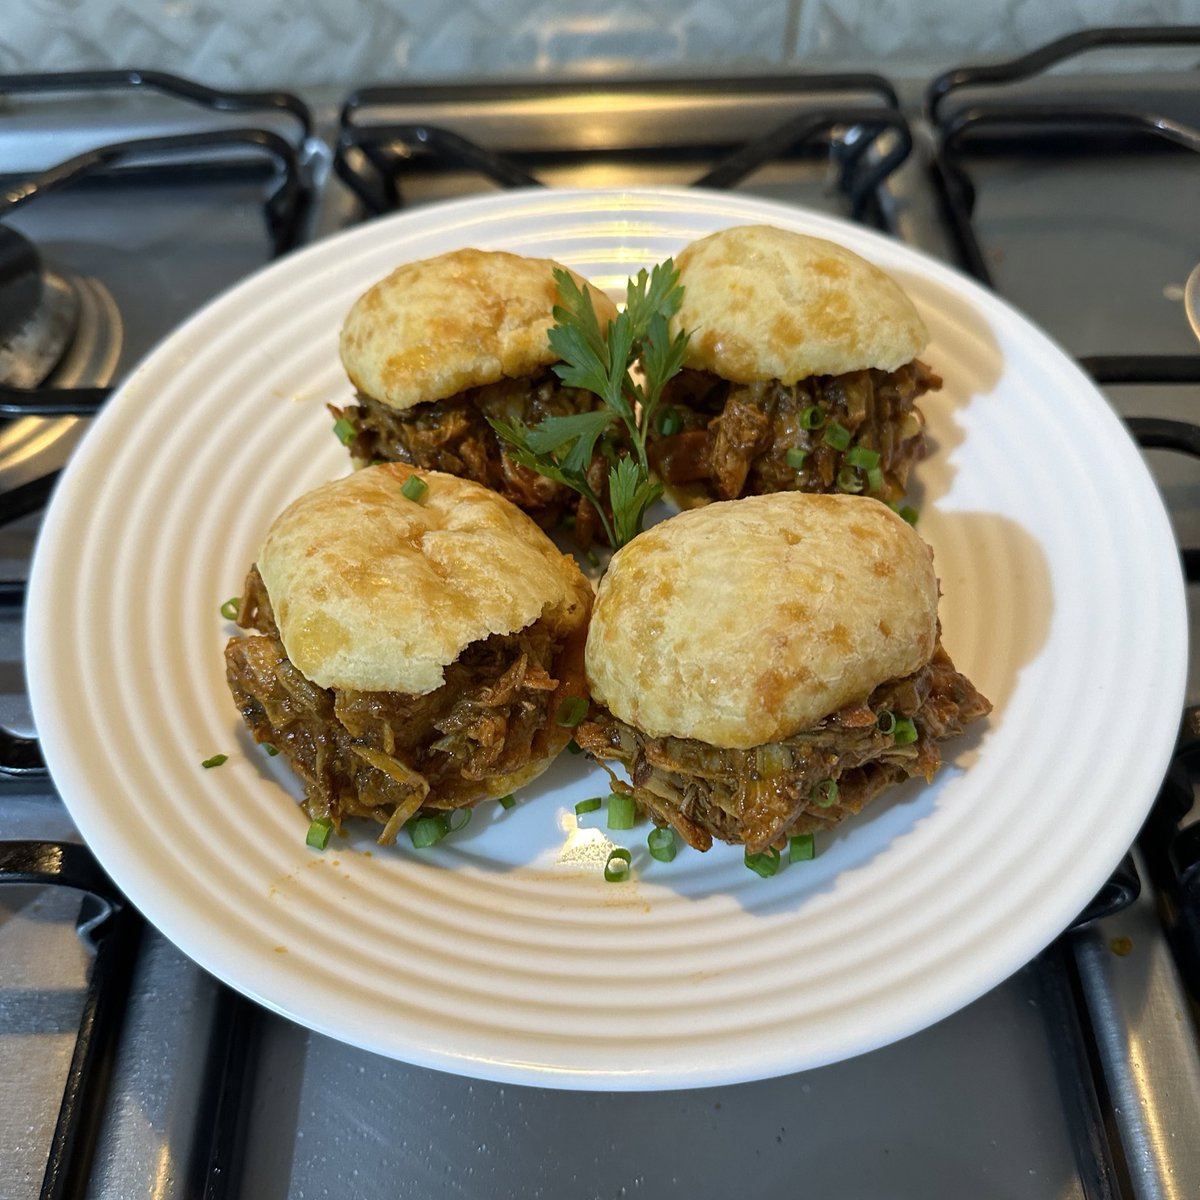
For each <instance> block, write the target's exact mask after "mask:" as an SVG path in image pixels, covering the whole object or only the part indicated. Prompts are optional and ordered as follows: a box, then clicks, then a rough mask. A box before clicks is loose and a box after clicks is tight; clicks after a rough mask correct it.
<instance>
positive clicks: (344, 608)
mask: <svg viewBox="0 0 1200 1200" xmlns="http://www.w3.org/2000/svg"><path fill="white" fill-rule="evenodd" d="M410 475H418V476H420V478H421V479H423V480H424V481H425V482H426V483H427V484H428V487H429V490H428V491H427V492H425V494H424V495H423V496H422V497H421V498H420V500H410V499H408V497H407V496H405V495H404V494H403V493H402V492H401V490H400V489H401V487H402V486H403V485H404V482H405V480H406V479H408V477H409V476H410ZM258 569H259V572H260V574H261V575H262V578H263V583H264V584H265V585H266V589H267V595H268V596H269V597H270V599H271V607H272V609H273V610H274V612H275V620H276V623H277V624H278V626H279V633H280V637H281V638H282V640H283V646H284V649H285V650H286V651H287V655H288V658H290V659H291V660H292V662H293V663H294V664H295V665H296V667H297V668H299V670H300V671H301V672H302V673H303V674H304V675H305V676H306V677H307V678H308V679H311V680H312V682H313V683H315V684H317V685H319V686H320V687H342V688H355V689H359V690H362V691H398V692H407V693H409V694H410V695H424V694H425V693H427V692H431V691H433V690H434V689H435V688H437V687H439V686H440V685H441V684H442V682H443V668H444V667H446V666H447V665H449V664H450V663H452V662H453V661H454V660H455V659H456V658H457V657H458V656H459V654H460V653H461V652H462V651H463V650H464V649H465V648H466V647H467V646H469V645H470V644H471V643H472V642H476V641H480V640H482V639H483V638H486V637H487V636H488V635H489V634H493V633H501V634H505V633H515V632H516V631H517V630H520V629H524V628H525V627H526V626H527V625H530V624H532V623H533V622H534V621H536V620H537V619H538V618H539V617H541V616H543V615H545V616H546V618H547V620H548V621H549V622H550V624H551V627H552V629H553V630H554V631H555V632H562V633H566V632H568V631H570V630H572V629H575V628H578V627H580V626H583V625H584V624H585V623H586V622H587V618H588V613H589V610H590V608H591V599H592V590H591V585H590V584H589V583H588V582H587V580H586V579H585V578H584V577H583V575H582V573H581V572H580V570H579V568H578V567H577V566H576V564H575V561H574V559H571V558H569V557H567V556H566V555H564V554H562V553H560V552H559V550H558V548H557V547H556V546H555V545H554V543H553V542H551V540H550V539H549V538H548V537H547V536H546V535H545V533H543V532H542V530H541V529H539V528H538V526H537V525H536V524H535V523H534V522H533V521H532V520H531V519H530V518H529V517H527V516H526V515H525V514H524V513H523V512H521V511H520V509H518V508H517V507H516V506H515V505H512V504H510V503H509V502H508V501H507V500H505V499H504V498H503V497H501V496H499V495H497V494H496V493H495V492H492V491H489V490H488V489H487V488H485V487H482V486H480V485H479V484H477V483H472V482H471V481H470V480H467V479H458V478H456V477H455V476H453V475H443V474H441V473H439V472H436V471H416V470H414V469H413V468H412V467H408V466H405V465H403V464H401V463H386V464H382V465H380V466H375V467H366V468H364V469H363V470H361V471H356V472H355V473H354V474H353V475H348V476H346V477H345V478H343V479H337V480H335V481H334V482H333V483H327V484H325V485H324V486H323V487H319V488H317V489H316V490H315V491H313V492H309V493H308V494H307V495H305V496H302V497H301V498H300V499H299V500H296V501H295V502H294V503H293V504H292V505H290V506H289V507H288V508H287V509H286V510H285V511H284V512H283V513H282V515H281V516H280V517H279V518H278V519H277V520H276V521H275V523H274V525H272V526H271V529H270V532H269V533H268V534H267V537H266V541H265V542H264V543H263V547H262V550H261V552H260V553H259V556H258Z"/></svg>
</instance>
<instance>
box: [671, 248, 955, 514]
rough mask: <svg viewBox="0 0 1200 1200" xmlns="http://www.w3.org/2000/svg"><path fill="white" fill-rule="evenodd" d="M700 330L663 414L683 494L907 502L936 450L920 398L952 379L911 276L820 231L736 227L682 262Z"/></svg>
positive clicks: (686, 298)
mask: <svg viewBox="0 0 1200 1200" xmlns="http://www.w3.org/2000/svg"><path fill="white" fill-rule="evenodd" d="M675 263H676V266H677V267H678V268H679V282H680V284H681V285H682V287H683V303H682V305H681V307H680V309H679V311H678V313H677V314H676V315H675V317H674V318H672V321H671V331H672V333H675V332H676V331H678V330H680V329H686V330H689V331H690V332H691V339H690V341H689V343H688V353H687V358H686V359H685V361H684V369H683V370H682V371H681V372H680V374H679V375H677V376H676V377H675V379H674V380H672V381H671V383H670V384H668V386H667V389H666V391H665V393H664V396H663V399H662V403H661V405H660V406H659V409H658V420H657V429H656V431H655V439H654V442H653V445H652V446H651V463H652V465H653V466H654V468H655V470H656V472H657V473H658V475H659V477H660V478H661V479H662V480H663V482H664V483H666V484H667V485H669V486H673V487H675V488H677V489H680V488H682V487H683V485H691V486H692V490H694V491H697V492H699V493H700V495H701V496H707V497H708V498H712V499H718V500H732V499H735V498H736V497H738V496H745V495H763V494H766V493H770V492H787V491H803V492H852V493H862V494H864V495H870V496H875V497H877V498H878V499H881V500H887V501H896V500H899V499H900V498H901V497H902V496H903V495H904V490H905V486H906V483H907V480H908V475H909V470H910V468H911V467H912V464H913V462H914V461H915V460H917V459H919V458H920V457H921V456H922V455H923V453H924V450H925V437H924V427H925V421H924V418H923V416H922V414H921V412H920V410H919V409H918V408H917V407H916V403H915V402H916V400H917V399H918V398H919V397H920V396H921V395H922V394H924V393H925V392H927V391H930V390H931V389H936V388H939V387H941V380H940V379H939V378H938V377H937V376H936V375H935V374H934V373H933V372H932V371H931V370H930V369H929V368H928V367H927V366H926V365H925V364H924V363H923V362H921V361H920V360H919V359H918V357H917V355H919V354H920V353H921V351H922V350H923V349H924V347H925V345H926V343H927V341H928V334H927V332H926V330H925V326H924V324H923V323H922V321H921V318H920V316H919V315H918V313H917V310H916V309H915V308H914V307H913V304H912V302H911V301H910V300H909V299H908V297H907V296H906V295H905V294H904V292H903V291H902V290H901V289H900V287H899V285H898V284H897V283H896V282H895V281H894V280H893V279H891V277H890V276H888V275H886V274H884V272H883V271H881V270H879V269H878V268H877V267H875V266H873V265H872V264H871V263H869V262H867V261H865V260H864V259H862V258H860V257H859V256H858V255H857V254H853V253H852V252H851V251H849V250H846V249H844V248H843V247H841V246H838V245H835V244H834V243H833V242H828V241H824V240H823V239H821V238H815V237H808V236H806V235H804V234H800V233H791V232H789V231H787V230H783V229H775V228H773V227H770V226H765V225H746V226H737V227H735V228H732V229H726V230H722V231H721V232H719V233H714V234H711V235H710V236H708V237H705V238H702V239H701V240H699V241H697V242H693V243H692V244H691V245H690V246H687V247H686V248H685V249H684V250H683V251H682V252H681V253H680V254H679V256H678V257H677V258H676V260H675Z"/></svg>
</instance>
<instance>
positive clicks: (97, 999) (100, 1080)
mask: <svg viewBox="0 0 1200 1200" xmlns="http://www.w3.org/2000/svg"><path fill="white" fill-rule="evenodd" d="M5 883H9V884H18V883H20V884H38V885H41V886H44V887H68V888H74V889H75V890H77V891H80V892H82V893H83V895H84V900H83V904H82V906H81V908H80V919H79V922H78V924H77V928H78V932H79V935H80V937H81V938H82V939H83V940H84V942H85V943H86V944H87V945H88V946H89V948H90V949H91V950H92V951H93V958H92V969H91V972H90V973H89V976H88V986H87V994H86V996H85V999H84V1005H83V1013H82V1016H81V1018H80V1023H79V1032H78V1035H77V1037H76V1040H75V1048H74V1051H73V1053H72V1056H71V1064H70V1067H69V1069H68V1072H67V1081H66V1085H65V1087H64V1089H63V1100H62V1104H61V1106H60V1108H59V1113H58V1120H57V1122H56V1124H55V1128H54V1137H53V1140H52V1142H51V1148H50V1155H49V1158H48V1159H47V1162H46V1171H45V1174H44V1176H43V1178H42V1187H41V1191H40V1193H39V1194H40V1197H41V1200H64V1198H65V1197H68V1196H81V1195H83V1193H84V1189H85V1187H86V1182H87V1172H88V1164H89V1162H90V1159H91V1154H92V1149H93V1146H94V1141H95V1136H96V1131H97V1125H98V1121H99V1117H100V1114H101V1113H102V1111H103V1102H104V1096H105V1093H106V1091H107V1085H108V1079H109V1075H110V1072H111V1068H112V1057H113V1053H114V1049H115V1043H116V1040H117V1035H118V1030H119V1024H120V1016H121V1012H122V1010H123V1007H124V1002H125V997H126V994H127V991H128V985H129V978H130V972H131V969H132V965H133V960H134V956H135V954H136V951H137V946H138V942H139V940H140V935H141V929H142V924H141V919H140V918H139V917H138V916H137V914H136V913H135V912H134V910H133V909H132V908H130V907H129V906H128V905H127V904H126V903H125V901H124V898H123V897H122V896H121V894H120V892H119V891H117V889H116V887H115V886H114V885H113V883H112V881H111V880H110V879H109V878H108V876H107V875H105V874H104V872H103V871H102V870H101V869H100V867H99V865H98V864H97V862H96V860H95V859H94V858H93V857H92V855H91V853H90V851H88V849H87V848H86V847H85V846H81V845H78V844H76V843H73V842H27V841H21V842H2V843H0V884H5Z"/></svg>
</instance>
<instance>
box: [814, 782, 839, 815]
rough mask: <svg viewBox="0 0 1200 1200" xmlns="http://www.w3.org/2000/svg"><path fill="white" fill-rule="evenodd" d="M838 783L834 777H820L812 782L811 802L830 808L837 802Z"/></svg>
mask: <svg viewBox="0 0 1200 1200" xmlns="http://www.w3.org/2000/svg"><path fill="white" fill-rule="evenodd" d="M837 794H838V785H837V780H836V779H822V780H821V781H820V782H819V783H814V784H813V788H812V802H813V803H814V804H815V805H816V806H817V807H818V808H832V807H833V806H834V804H836V803H837Z"/></svg>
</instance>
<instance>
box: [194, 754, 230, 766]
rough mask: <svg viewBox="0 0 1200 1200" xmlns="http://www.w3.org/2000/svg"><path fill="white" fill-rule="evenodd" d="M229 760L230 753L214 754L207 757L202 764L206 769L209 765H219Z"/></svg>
mask: <svg viewBox="0 0 1200 1200" xmlns="http://www.w3.org/2000/svg"><path fill="white" fill-rule="evenodd" d="M228 761H229V755H228V754H214V755H213V756H212V758H206V759H205V760H204V761H203V762H202V763H201V764H200V765H201V766H202V767H204V768H205V769H208V768H209V767H219V766H220V765H221V764H222V763H223V762H228Z"/></svg>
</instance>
